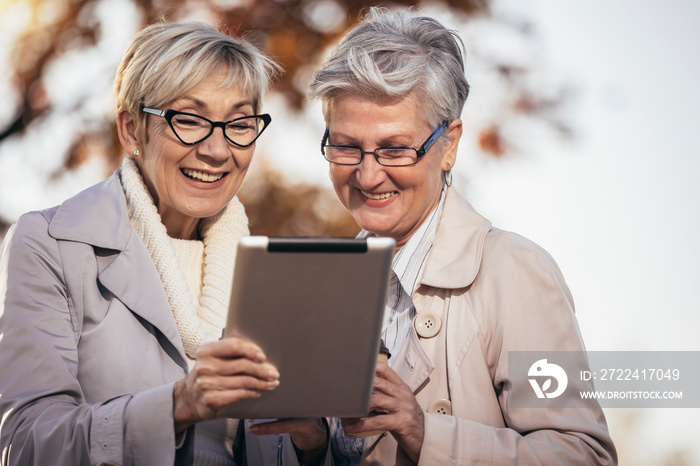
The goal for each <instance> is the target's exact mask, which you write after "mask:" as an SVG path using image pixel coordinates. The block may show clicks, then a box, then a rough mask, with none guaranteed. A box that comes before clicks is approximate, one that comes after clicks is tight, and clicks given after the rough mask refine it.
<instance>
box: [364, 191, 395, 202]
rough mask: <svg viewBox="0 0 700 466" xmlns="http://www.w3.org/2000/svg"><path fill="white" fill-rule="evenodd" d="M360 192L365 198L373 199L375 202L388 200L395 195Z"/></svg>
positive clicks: (391, 193) (390, 193)
mask: <svg viewBox="0 0 700 466" xmlns="http://www.w3.org/2000/svg"><path fill="white" fill-rule="evenodd" d="M360 192H361V193H362V195H363V196H365V197H367V198H369V199H375V200H379V199H388V198H390V197H391V196H393V195H394V193H395V192H394V191H392V192H389V193H379V194H372V193H368V192H366V191H360Z"/></svg>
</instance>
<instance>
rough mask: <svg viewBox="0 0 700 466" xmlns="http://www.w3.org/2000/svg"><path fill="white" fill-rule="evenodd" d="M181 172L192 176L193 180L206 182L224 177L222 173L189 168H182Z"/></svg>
mask: <svg viewBox="0 0 700 466" xmlns="http://www.w3.org/2000/svg"><path fill="white" fill-rule="evenodd" d="M182 173H184V174H185V175H187V176H189V177H190V178H193V179H195V180H199V181H204V182H206V183H213V182H214V181H218V180H220V179H221V178H223V177H224V174H223V173H206V172H201V171H199V170H192V169H191V168H183V169H182Z"/></svg>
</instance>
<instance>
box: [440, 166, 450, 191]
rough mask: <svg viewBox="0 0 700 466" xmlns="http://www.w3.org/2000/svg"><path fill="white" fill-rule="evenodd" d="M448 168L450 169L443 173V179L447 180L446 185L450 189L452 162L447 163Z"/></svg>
mask: <svg viewBox="0 0 700 466" xmlns="http://www.w3.org/2000/svg"><path fill="white" fill-rule="evenodd" d="M447 166H448V167H450V169H449V170H447V171H444V172H442V177H443V179H444V180H445V184H446V185H447V187H448V188H449V187H450V186H452V165H450V162H447Z"/></svg>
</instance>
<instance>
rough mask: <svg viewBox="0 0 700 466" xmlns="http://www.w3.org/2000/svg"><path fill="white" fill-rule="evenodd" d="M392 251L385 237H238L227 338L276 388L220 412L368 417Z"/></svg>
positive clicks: (251, 416) (251, 415)
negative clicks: (244, 349) (250, 349)
mask: <svg viewBox="0 0 700 466" xmlns="http://www.w3.org/2000/svg"><path fill="white" fill-rule="evenodd" d="M363 249H366V250H364V251H363ZM393 252H394V243H393V240H390V239H388V238H367V239H366V240H350V239H332V238H317V239H300V238H292V239H282V238H270V239H269V241H268V238H267V237H248V238H244V239H242V241H241V242H240V243H239V247H238V252H237V257H236V266H235V267H236V268H235V273H234V280H233V289H232V295H231V304H230V311H229V320H228V323H227V329H226V333H227V334H230V333H234V334H240V335H243V336H245V337H247V338H249V339H250V340H252V341H254V342H256V343H257V344H258V345H259V346H260V347H261V348H262V349H263V351H264V352H265V354H266V355H267V358H268V361H270V362H271V363H272V364H274V365H275V366H276V367H277V368H278V370H279V372H280V385H279V386H278V387H277V388H276V389H275V390H272V391H270V392H265V393H263V395H262V396H261V397H259V398H256V399H250V400H243V401H240V402H237V403H233V404H231V405H229V406H227V407H225V408H223V409H221V410H219V412H218V413H217V415H218V416H219V417H235V418H248V419H257V418H285V417H359V416H364V415H366V414H367V413H368V411H369V403H370V396H371V391H372V385H373V380H374V371H375V367H376V361H377V353H378V349H379V340H380V333H381V326H382V321H383V314H384V306H385V302H386V291H387V285H388V281H389V277H390V267H391V258H392V256H393Z"/></svg>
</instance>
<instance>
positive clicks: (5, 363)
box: [0, 213, 191, 465]
mask: <svg viewBox="0 0 700 466" xmlns="http://www.w3.org/2000/svg"><path fill="white" fill-rule="evenodd" d="M47 229H48V222H47V220H46V218H45V217H44V215H43V214H41V213H31V214H27V215H25V216H23V217H22V218H21V219H20V220H19V221H18V222H17V224H15V225H14V226H13V227H12V228H11V230H10V231H9V232H8V235H7V236H6V238H5V241H4V244H3V248H2V251H1V252H0V374H2V376H1V377H0V415H1V416H2V418H1V423H0V448H1V460H2V465H20V464H21V465H32V464H35V465H45V464H72V465H83V464H85V465H88V464H102V463H106V464H110V463H114V464H132V465H158V464H170V465H172V464H174V463H175V462H176V460H177V459H178V458H176V449H175V438H174V432H173V428H172V425H173V419H172V410H173V406H172V403H173V402H172V384H168V385H163V386H160V387H156V388H153V389H150V390H147V391H144V392H141V393H135V394H126V395H123V396H119V397H116V398H114V399H110V400H103V401H101V402H99V403H94V404H90V403H87V402H86V401H85V398H84V395H83V391H82V389H81V385H80V382H79V380H78V376H77V374H78V364H79V361H78V350H77V345H78V341H79V339H80V319H81V316H77V315H75V314H74V309H73V306H72V299H79V297H76V296H71V294H70V293H69V292H68V290H67V287H66V281H65V279H64V274H66V273H70V271H65V270H63V268H62V263H61V255H60V253H59V249H58V245H57V242H56V241H55V240H53V239H52V238H50V237H49V235H48V233H47ZM188 437H191V436H188ZM180 450H181V451H182V452H188V451H189V450H190V449H189V448H187V447H183V448H182V449H180Z"/></svg>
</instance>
